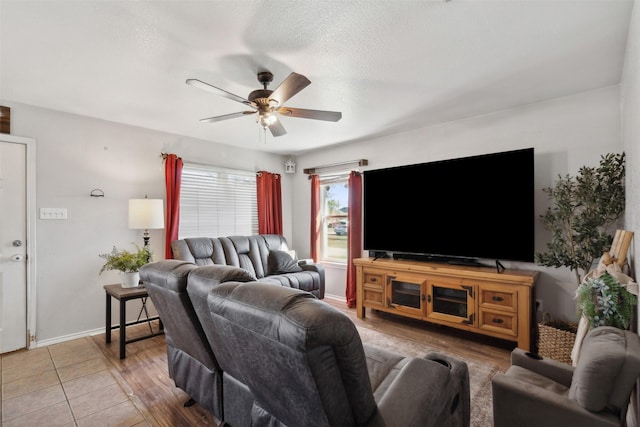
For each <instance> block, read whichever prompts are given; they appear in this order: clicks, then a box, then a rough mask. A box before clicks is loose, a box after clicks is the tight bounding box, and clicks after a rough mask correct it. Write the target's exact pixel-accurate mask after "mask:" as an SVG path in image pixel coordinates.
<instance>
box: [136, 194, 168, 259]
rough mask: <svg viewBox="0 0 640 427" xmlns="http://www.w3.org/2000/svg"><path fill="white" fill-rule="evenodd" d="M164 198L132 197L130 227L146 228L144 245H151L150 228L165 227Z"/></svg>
mask: <svg viewBox="0 0 640 427" xmlns="http://www.w3.org/2000/svg"><path fill="white" fill-rule="evenodd" d="M163 202H164V201H163V200H162V199H148V198H147V196H145V197H144V199H130V200H129V228H131V229H136V230H144V235H143V239H144V246H145V247H148V246H149V229H152V228H164V205H163Z"/></svg>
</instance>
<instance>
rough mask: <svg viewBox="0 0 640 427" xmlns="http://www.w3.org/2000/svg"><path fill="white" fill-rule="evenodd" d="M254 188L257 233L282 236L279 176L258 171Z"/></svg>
mask: <svg viewBox="0 0 640 427" xmlns="http://www.w3.org/2000/svg"><path fill="white" fill-rule="evenodd" d="M256 186H257V191H258V233H260V234H280V235H282V187H281V185H280V174H277V173H271V172H266V171H259V172H258V174H257V178H256Z"/></svg>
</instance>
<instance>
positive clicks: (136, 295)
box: [104, 284, 164, 359]
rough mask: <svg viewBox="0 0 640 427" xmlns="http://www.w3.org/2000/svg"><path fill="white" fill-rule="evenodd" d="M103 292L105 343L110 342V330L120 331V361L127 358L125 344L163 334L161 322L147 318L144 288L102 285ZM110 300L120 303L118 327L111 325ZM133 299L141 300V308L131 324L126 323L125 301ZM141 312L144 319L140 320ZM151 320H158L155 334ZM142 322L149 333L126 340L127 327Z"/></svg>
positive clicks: (146, 294)
mask: <svg viewBox="0 0 640 427" xmlns="http://www.w3.org/2000/svg"><path fill="white" fill-rule="evenodd" d="M104 290H105V295H106V303H107V318H106V324H105V332H106V334H105V341H106V343H107V344H109V343H110V342H111V330H112V329H117V328H119V329H120V359H124V358H125V357H127V355H126V350H125V346H126V345H127V344H130V343H132V342H136V341H140V340H144V339H147V338H151V337H155V336H158V335H162V334H164V327H163V325H162V320H160V317H159V316H153V317H149V312H148V311H147V298H148V297H149V294H148V293H147V290H146V289H145V288H144V286H138V287H137V288H123V287H122V286H121V285H120V284H115V285H104ZM111 298H115V299H117V300H118V301H120V324H118V325H111ZM134 299H140V300H142V307H141V308H140V313H138V318H137V319H136V320H134V321H132V322H129V323H127V310H126V308H127V301H130V300H134ZM143 311H144V313H145V316H146V317H145V318H143V319H141V316H142V312H143ZM153 320H158V331H157V332H154V331H153V328H152V326H151V321H153ZM144 322H147V323H148V324H149V330H150V331H151V333H150V334H149V335H145V336H142V337H138V338H133V339H130V340H127V336H126V328H127V326H131V325H137V324H140V323H144Z"/></svg>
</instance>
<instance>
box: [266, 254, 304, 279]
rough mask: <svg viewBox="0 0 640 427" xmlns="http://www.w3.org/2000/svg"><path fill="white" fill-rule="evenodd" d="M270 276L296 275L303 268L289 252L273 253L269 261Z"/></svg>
mask: <svg viewBox="0 0 640 427" xmlns="http://www.w3.org/2000/svg"><path fill="white" fill-rule="evenodd" d="M267 268H268V270H269V275H272V274H285V273H295V272H297V271H302V268H300V266H299V265H298V263H297V262H296V261H295V260H294V259H293V258H292V257H291V255H290V254H289V252H288V251H271V252H269V258H268V259H267Z"/></svg>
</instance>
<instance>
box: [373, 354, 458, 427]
mask: <svg viewBox="0 0 640 427" xmlns="http://www.w3.org/2000/svg"><path fill="white" fill-rule="evenodd" d="M448 381H449V369H448V368H447V367H445V366H443V365H441V364H439V363H437V362H434V361H431V360H425V359H420V358H413V359H411V360H409V362H408V363H407V364H406V365H405V366H404V367H403V368H402V370H401V371H400V373H399V374H398V376H397V377H396V378H395V379H394V381H393V382H392V383H391V384H390V385H389V388H388V389H387V391H386V392H385V393H384V395H383V396H382V397H381V398H380V401H379V402H378V412H377V413H376V415H375V416H374V419H373V420H372V422H371V423H369V425H370V426H386V427H394V426H398V427H400V426H431V425H433V423H434V422H437V420H436V417H434V414H439V413H440V412H441V411H442V409H443V407H444V405H446V404H447V401H446V398H445V397H446V396H444V394H443V393H444V391H445V390H446V389H447V387H446V384H447V382H448Z"/></svg>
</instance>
